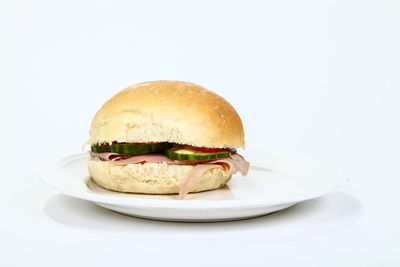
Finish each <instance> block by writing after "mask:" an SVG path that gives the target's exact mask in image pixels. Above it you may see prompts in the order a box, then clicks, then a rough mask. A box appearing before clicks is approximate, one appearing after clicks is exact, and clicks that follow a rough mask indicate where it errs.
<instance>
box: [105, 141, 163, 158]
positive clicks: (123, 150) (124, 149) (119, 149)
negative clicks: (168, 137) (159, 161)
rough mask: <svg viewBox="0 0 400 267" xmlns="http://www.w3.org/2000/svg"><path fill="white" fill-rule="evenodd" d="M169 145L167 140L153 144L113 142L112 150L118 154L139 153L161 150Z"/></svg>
mask: <svg viewBox="0 0 400 267" xmlns="http://www.w3.org/2000/svg"><path fill="white" fill-rule="evenodd" d="M169 147H170V144H169V143H167V142H163V143H153V144H112V145H111V146H110V150H111V152H115V153H118V154H128V155H139V154H147V153H154V152H159V151H162V150H165V149H167V148H169Z"/></svg>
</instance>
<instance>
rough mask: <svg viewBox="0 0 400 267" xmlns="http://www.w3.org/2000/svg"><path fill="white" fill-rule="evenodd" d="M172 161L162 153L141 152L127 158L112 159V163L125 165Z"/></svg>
mask: <svg viewBox="0 0 400 267" xmlns="http://www.w3.org/2000/svg"><path fill="white" fill-rule="evenodd" d="M173 161H174V160H172V159H170V158H168V157H167V156H165V155H163V154H143V155H137V156H132V157H130V158H127V159H122V160H116V161H113V163H114V164H116V165H126V164H135V163H144V162H152V163H154V162H157V163H161V162H173Z"/></svg>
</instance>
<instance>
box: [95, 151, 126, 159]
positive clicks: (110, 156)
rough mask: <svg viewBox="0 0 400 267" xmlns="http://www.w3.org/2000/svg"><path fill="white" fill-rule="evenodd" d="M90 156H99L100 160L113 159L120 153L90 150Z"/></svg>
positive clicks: (118, 156)
mask: <svg viewBox="0 0 400 267" xmlns="http://www.w3.org/2000/svg"><path fill="white" fill-rule="evenodd" d="M90 156H92V157H94V158H100V159H102V160H115V159H116V158H120V154H118V153H112V152H104V153H96V152H90Z"/></svg>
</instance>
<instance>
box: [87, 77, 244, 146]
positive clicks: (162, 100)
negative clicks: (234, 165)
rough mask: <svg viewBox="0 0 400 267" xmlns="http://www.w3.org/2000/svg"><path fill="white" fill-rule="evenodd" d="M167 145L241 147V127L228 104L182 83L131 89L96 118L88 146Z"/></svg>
mask: <svg viewBox="0 0 400 267" xmlns="http://www.w3.org/2000/svg"><path fill="white" fill-rule="evenodd" d="M113 141H117V142H129V143H134V142H150V141H151V142H171V143H179V144H188V145H193V146H198V147H243V148H244V146H245V142H244V131H243V125H242V121H241V119H240V117H239V115H238V114H237V112H236V111H235V109H234V108H233V107H232V106H231V105H230V104H229V102H228V101H226V100H225V99H223V98H222V97H220V96H218V95H217V94H215V93H213V92H211V91H209V90H207V89H205V88H204V87H201V86H199V85H196V84H193V83H189V82H181V81H153V82H144V83H138V84H134V85H132V86H129V87H128V88H126V89H124V90H122V91H121V92H119V93H118V94H116V95H115V96H114V97H113V98H111V99H110V100H108V101H107V102H106V103H105V104H104V105H103V106H102V107H101V108H100V110H99V111H98V112H97V113H96V115H95V117H94V119H93V121H92V124H91V128H90V139H89V143H90V144H95V143H111V142H113Z"/></svg>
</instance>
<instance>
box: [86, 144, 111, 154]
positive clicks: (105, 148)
mask: <svg viewBox="0 0 400 267" xmlns="http://www.w3.org/2000/svg"><path fill="white" fill-rule="evenodd" d="M90 149H91V150H92V151H93V152H96V153H104V152H111V150H110V145H108V144H101V145H92V146H91V147H90Z"/></svg>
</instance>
